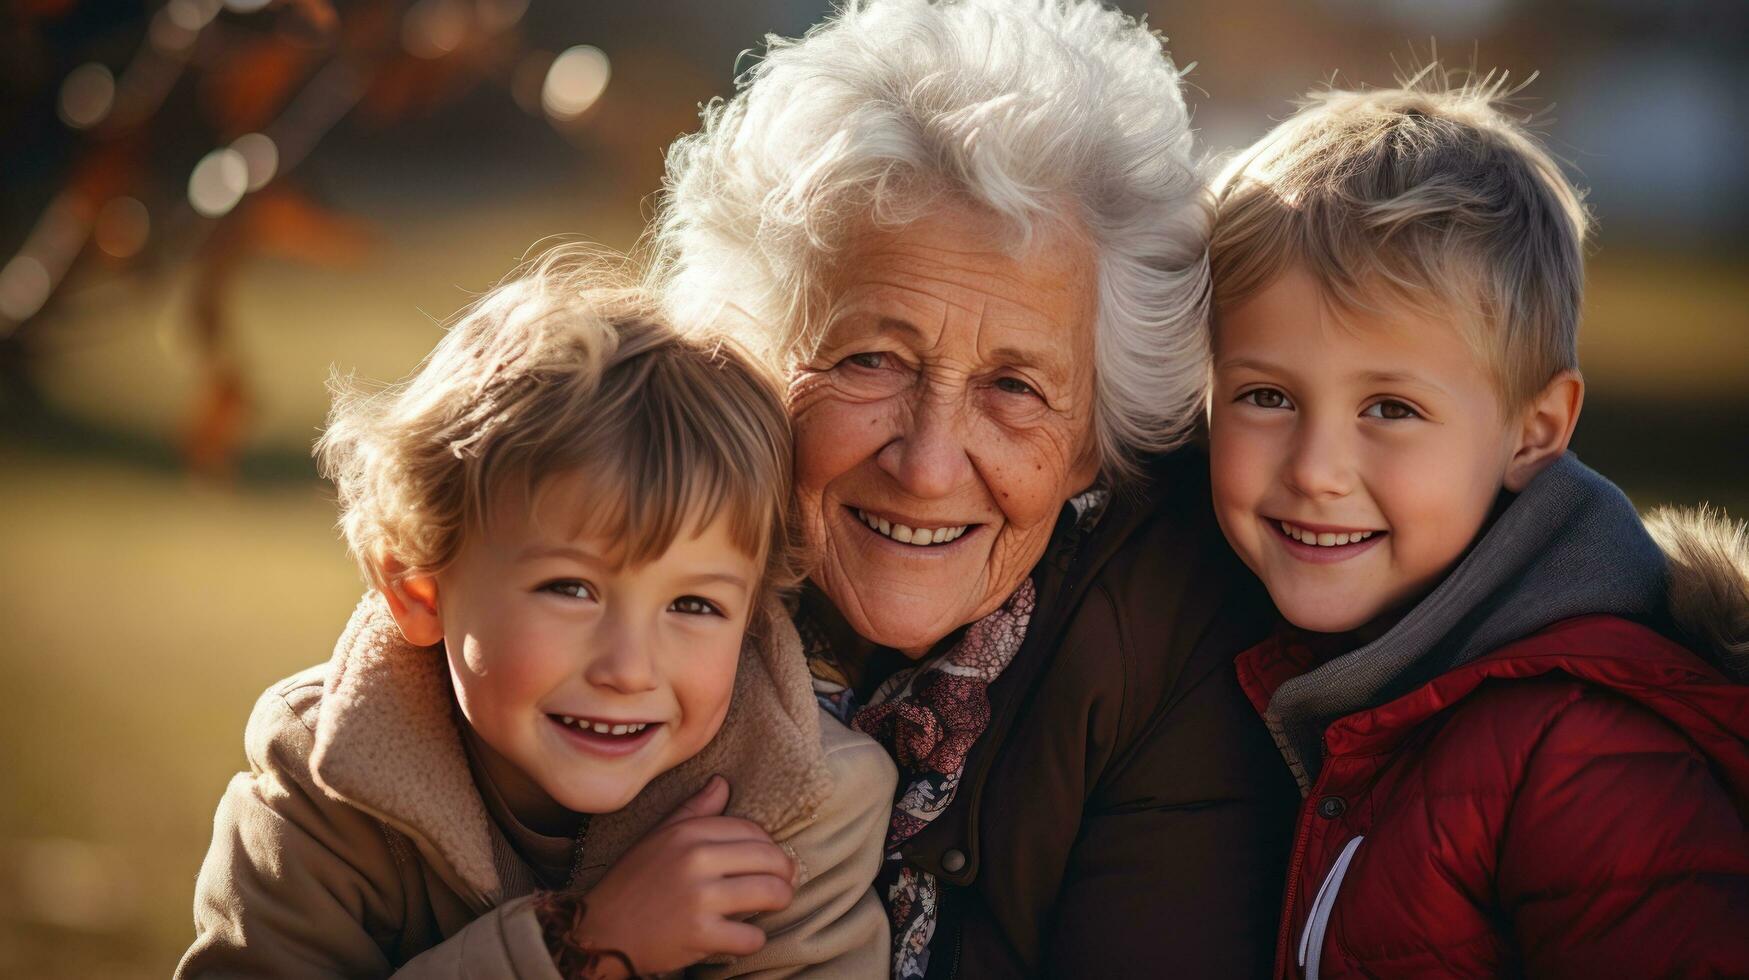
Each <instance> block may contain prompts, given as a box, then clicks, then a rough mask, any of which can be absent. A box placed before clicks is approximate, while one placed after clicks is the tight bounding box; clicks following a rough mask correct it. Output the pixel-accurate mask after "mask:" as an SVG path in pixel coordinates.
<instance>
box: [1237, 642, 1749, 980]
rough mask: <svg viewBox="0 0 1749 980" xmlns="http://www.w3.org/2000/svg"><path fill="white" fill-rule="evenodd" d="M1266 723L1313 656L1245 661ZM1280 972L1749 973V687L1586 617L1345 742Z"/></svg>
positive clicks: (1334, 759)
mask: <svg viewBox="0 0 1749 980" xmlns="http://www.w3.org/2000/svg"><path fill="white" fill-rule="evenodd" d="M1238 666H1239V676H1240V681H1241V683H1242V684H1243V686H1244V688H1245V691H1246V694H1247V695H1248V696H1249V697H1250V699H1251V701H1252V703H1253V704H1254V705H1255V706H1256V707H1257V709H1258V711H1259V712H1260V713H1261V712H1263V711H1264V709H1265V707H1266V706H1267V705H1268V703H1269V699H1270V696H1271V695H1272V694H1273V693H1274V691H1275V689H1276V688H1277V687H1278V686H1280V685H1281V684H1282V683H1283V682H1285V681H1286V680H1287V679H1289V678H1291V677H1294V676H1296V675H1298V674H1301V673H1304V672H1305V671H1306V670H1308V669H1309V668H1310V667H1311V666H1313V663H1312V658H1311V655H1310V653H1309V652H1308V651H1307V650H1305V649H1304V648H1301V647H1297V646H1294V645H1292V644H1291V643H1290V642H1289V641H1287V640H1285V639H1282V638H1277V639H1274V640H1270V641H1267V642H1265V643H1264V644H1263V645H1261V646H1258V647H1256V648H1253V649H1252V650H1250V651H1248V652H1246V653H1245V654H1244V655H1242V656H1241V657H1240V659H1239V664H1238ZM1324 745H1325V761H1324V764H1323V767H1322V769H1321V771H1320V773H1319V776H1318V779H1317V782H1316V784H1315V785H1314V786H1313V788H1312V790H1311V793H1310V794H1309V795H1308V796H1307V798H1306V800H1305V803H1304V806H1303V807H1302V809H1301V812H1300V817H1299V824H1298V832H1297V834H1296V842H1295V847H1294V852H1293V857H1292V863H1291V865H1290V869H1289V873H1288V880H1287V891H1286V894H1285V897H1284V911H1283V914H1282V926H1281V933H1280V936H1279V939H1278V943H1277V947H1276V967H1275V975H1276V976H1277V977H1281V978H1297V977H1302V976H1304V977H1308V978H1314V980H1315V978H1318V977H1320V976H1322V977H1326V978H1335V977H1352V976H1364V977H1432V976H1439V977H1454V976H1463V977H1476V976H1501V975H1518V976H1538V977H1544V976H1567V977H1670V976H1709V977H1749V687H1744V686H1742V685H1738V684H1732V683H1729V682H1728V681H1727V680H1726V679H1725V677H1724V676H1723V675H1721V674H1720V673H1719V672H1718V671H1716V670H1715V669H1714V668H1713V667H1712V666H1710V665H1708V664H1707V663H1705V662H1704V661H1702V660H1701V659H1700V658H1698V657H1696V656H1695V655H1694V654H1692V653H1690V652H1689V651H1688V650H1686V649H1684V648H1683V647H1681V646H1678V645H1677V644H1675V643H1673V642H1671V641H1670V640H1668V639H1666V638H1664V637H1663V636H1661V635H1659V634H1658V633H1656V632H1653V631H1652V630H1650V629H1647V628H1645V627H1642V626H1639V625H1636V624H1634V623H1631V622H1628V621H1626V620H1623V619H1618V618H1615V617H1611V616H1585V617H1581V618H1578V619H1571V620H1567V621H1565V622H1562V623H1558V624H1556V625H1554V626H1552V627H1549V628H1547V629H1545V630H1543V631H1541V632H1539V633H1536V634H1534V635H1531V636H1529V637H1526V638H1525V639H1522V640H1519V641H1517V642H1515V643H1512V644H1511V645H1509V646H1507V647H1505V648H1503V649H1500V650H1498V651H1496V652H1494V653H1493V654H1491V655H1488V656H1485V657H1482V658H1481V659H1478V660H1475V661H1473V662H1471V663H1468V664H1465V665H1464V666H1461V667H1459V668H1457V669H1455V670H1452V671H1450V672H1449V673H1446V674H1444V675H1442V676H1440V677H1438V678H1436V679H1435V680H1433V681H1432V682H1430V683H1428V684H1427V685H1425V686H1423V687H1421V688H1419V689H1417V690H1414V691H1412V692H1410V693H1409V694H1407V695H1405V696H1403V697H1400V698H1397V699H1396V700H1393V701H1391V702H1389V703H1387V704H1384V705H1382V706H1380V707H1377V708H1373V709H1370V710H1366V711H1361V712H1358V713H1356V714H1352V715H1349V716H1347V717H1345V718H1343V719H1341V720H1340V721H1337V722H1336V723H1334V724H1332V725H1331V726H1330V727H1329V728H1328V729H1327V730H1326V732H1325V737H1324Z"/></svg>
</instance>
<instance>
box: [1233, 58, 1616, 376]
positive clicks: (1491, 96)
mask: <svg viewBox="0 0 1749 980" xmlns="http://www.w3.org/2000/svg"><path fill="white" fill-rule="evenodd" d="M1517 90H1518V89H1516V88H1508V86H1507V85H1506V83H1505V76H1504V75H1500V76H1496V75H1494V74H1492V73H1490V74H1489V75H1487V76H1485V77H1482V78H1480V79H1475V80H1472V81H1469V82H1465V83H1456V84H1454V82H1453V81H1452V79H1451V76H1450V75H1449V74H1448V73H1447V72H1446V71H1445V70H1444V69H1442V68H1440V67H1439V66H1438V65H1437V64H1434V65H1429V66H1428V67H1426V68H1424V69H1422V70H1421V71H1420V72H1418V73H1417V74H1415V75H1414V76H1413V77H1410V78H1407V79H1402V80H1400V87H1398V88H1392V89H1380V90H1368V91H1342V90H1331V91H1324V92H1314V93H1312V94H1310V95H1308V96H1307V98H1306V101H1305V103H1304V104H1303V105H1302V106H1301V108H1300V110H1299V111H1298V112H1297V113H1295V114H1294V115H1293V116H1291V117H1290V118H1289V119H1288V120H1287V121H1286V122H1283V123H1282V124H1281V125H1279V126H1277V127H1276V128H1275V129H1274V130H1273V131H1271V132H1270V133H1269V134H1268V135H1267V136H1265V137H1263V139H1262V140H1260V141H1259V142H1258V143H1257V144H1256V145H1254V146H1253V147H1252V148H1251V149H1249V150H1248V151H1246V152H1244V153H1243V154H1241V155H1240V156H1239V157H1238V158H1236V159H1235V160H1234V161H1232V163H1230V164H1229V165H1228V167H1227V169H1226V171H1225V172H1224V173H1223V174H1222V176H1221V177H1220V179H1219V180H1218V182H1217V184H1216V217H1215V226H1214V233H1213V240H1212V242H1211V245H1210V264H1211V268H1212V273H1213V277H1214V297H1215V308H1216V321H1217V326H1216V329H1218V319H1219V311H1221V310H1230V309H1232V308H1233V307H1234V306H1235V305H1237V304H1238V303H1241V302H1243V301H1244V300H1245V299H1246V298H1247V297H1248V296H1250V295H1251V294H1252V293H1254V292H1255V291H1256V290H1258V289H1260V288H1262V287H1264V286H1267V285H1268V284H1269V283H1270V282H1271V281H1273V280H1274V278H1275V277H1276V276H1278V275H1279V274H1281V272H1282V271H1284V270H1285V269H1287V268H1289V267H1291V266H1295V265H1299V266H1301V267H1303V268H1304V269H1306V270H1307V271H1308V272H1309V273H1310V274H1311V275H1313V276H1314V277H1315V278H1316V279H1317V280H1318V281H1319V282H1320V283H1321V284H1322V286H1323V289H1324V292H1325V294H1326V297H1327V299H1329V300H1330V301H1331V302H1332V303H1333V304H1334V305H1335V306H1336V307H1338V308H1339V309H1346V310H1349V311H1357V310H1372V311H1377V310H1379V309H1381V307H1385V306H1390V305H1392V304H1408V306H1409V307H1410V308H1413V309H1417V310H1420V311H1422V312H1428V313H1432V314H1435V315H1437V316H1438V317H1440V318H1441V319H1448V320H1450V321H1452V322H1453V323H1454V324H1455V325H1456V326H1457V327H1458V328H1459V330H1460V331H1461V333H1462V334H1463V336H1464V337H1465V339H1466V340H1467V341H1468V342H1469V343H1470V345H1471V346H1472V347H1473V348H1474V349H1475V350H1476V352H1477V353H1478V355H1480V356H1482V357H1483V358H1484V359H1485V360H1486V361H1487V362H1488V364H1489V366H1490V367H1491V368H1492V369H1493V371H1494V374H1495V377H1496V380H1497V384H1498V388H1499V393H1500V396H1501V400H1502V403H1503V404H1504V405H1506V406H1508V407H1509V408H1513V407H1517V406H1519V405H1522V404H1524V403H1525V402H1526V401H1527V400H1529V399H1530V398H1531V397H1532V396H1533V395H1535V394H1536V393H1537V392H1538V391H1540V390H1542V388H1543V387H1544V386H1545V385H1547V384H1548V382H1549V381H1550V379H1552V378H1553V377H1554V376H1555V375H1556V374H1558V373H1560V372H1562V371H1566V370H1576V369H1577V368H1578V350H1577V343H1578V328H1579V308H1580V301H1581V297H1582V294H1583V291H1584V280H1585V269H1584V255H1583V249H1584V240H1585V233H1586V229H1587V226H1588V224H1589V220H1588V216H1587V214H1586V210H1585V206H1584V203H1583V195H1582V194H1581V193H1580V192H1579V191H1578V190H1577V189H1576V188H1574V186H1573V185H1572V184H1571V183H1570V182H1568V180H1567V178H1566V176H1565V175H1564V174H1562V172H1561V168H1560V167H1559V166H1558V165H1557V164H1556V163H1555V161H1554V160H1553V159H1552V158H1551V157H1550V156H1549V154H1548V152H1547V151H1546V150H1544V149H1543V147H1542V146H1541V145H1539V144H1538V143H1537V141H1536V140H1535V139H1534V138H1533V137H1532V136H1531V135H1530V134H1529V132H1527V130H1526V129H1525V127H1524V125H1523V123H1522V120H1518V119H1514V118H1513V117H1512V116H1510V115H1508V113H1507V105H1506V102H1507V100H1508V99H1510V98H1511V96H1512V95H1513V94H1515V92H1516V91H1517Z"/></svg>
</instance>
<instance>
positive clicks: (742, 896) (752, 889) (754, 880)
mask: <svg viewBox="0 0 1749 980" xmlns="http://www.w3.org/2000/svg"><path fill="white" fill-rule="evenodd" d="M795 897H796V890H795V888H794V887H792V886H791V885H790V883H789V878H787V877H784V878H779V877H777V876H776V875H769V874H756V875H739V876H737V877H734V878H723V879H721V880H719V881H717V882H715V883H713V884H712V885H711V886H710V890H709V893H708V898H707V901H709V902H710V903H711V905H712V906H713V907H715V908H716V909H718V910H719V911H720V912H721V913H722V914H723V915H724V916H727V917H730V918H743V917H745V916H749V915H754V914H756V913H759V912H777V911H781V910H783V909H786V908H789V903H790V902H791V901H792V900H793V899H794V898H795Z"/></svg>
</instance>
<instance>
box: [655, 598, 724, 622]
mask: <svg viewBox="0 0 1749 980" xmlns="http://www.w3.org/2000/svg"><path fill="white" fill-rule="evenodd" d="M668 608H669V610H670V611H672V612H677V613H686V614H687V615H690V616H724V613H723V610H722V609H721V608H720V607H719V606H718V605H717V604H716V603H714V602H712V601H710V600H709V599H705V598H701V597H699V596H695V595H683V596H681V597H680V598H678V599H676V600H674V601H673V602H670V603H669V604H668ZM724 618H727V617H726V616H725V617H724Z"/></svg>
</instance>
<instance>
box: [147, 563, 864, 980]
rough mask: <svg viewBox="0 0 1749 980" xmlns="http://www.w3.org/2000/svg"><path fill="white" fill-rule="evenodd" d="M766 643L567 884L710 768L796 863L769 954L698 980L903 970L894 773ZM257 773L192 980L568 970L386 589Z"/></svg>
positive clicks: (241, 805)
mask: <svg viewBox="0 0 1749 980" xmlns="http://www.w3.org/2000/svg"><path fill="white" fill-rule="evenodd" d="M769 618H770V619H771V621H772V622H774V623H775V624H776V625H775V626H774V627H773V628H772V629H771V631H770V632H771V633H772V634H773V635H772V636H771V637H770V638H769V639H768V640H766V641H765V642H755V641H753V640H749V642H748V643H747V644H746V647H745V648H744V650H743V652H742V656H741V663H740V666H739V668H738V671H737V673H736V677H735V689H734V694H733V698H732V700H731V702H730V708H729V713H728V716H727V718H726V719H725V720H724V722H723V727H722V730H721V731H720V732H718V734H717V737H716V738H715V739H714V740H713V741H712V742H711V743H710V744H709V745H708V746H706V747H705V749H704V751H703V752H701V753H700V754H699V755H698V756H696V757H694V758H693V759H691V760H688V761H687V762H686V763H683V764H682V765H680V766H678V767H676V768H675V769H673V770H670V771H669V772H667V773H664V774H663V775H662V776H660V777H658V778H657V779H655V780H653V781H652V782H651V783H650V784H649V786H647V787H646V788H645V789H644V791H643V793H641V794H640V795H639V796H638V797H637V798H636V799H634V800H633V801H632V803H631V804H630V805H628V806H627V807H626V808H625V809H623V810H620V811H618V812H616V813H611V814H600V815H597V816H595V817H593V818H592V819H591V821H590V826H589V830H588V833H587V835H586V837H585V842H584V849H583V852H582V854H581V855H580V856H579V861H578V871H577V873H576V874H575V875H574V876H573V879H572V882H571V884H572V886H574V887H578V888H584V889H587V888H588V887H589V886H590V885H591V884H593V883H594V882H595V881H597V880H599V878H600V877H601V875H602V873H603V872H605V871H606V870H607V868H608V867H609V866H611V865H612V863H613V862H614V861H615V860H616V859H617V858H618V857H619V856H620V855H621V854H623V853H624V852H625V850H626V849H627V848H628V847H630V846H631V845H632V844H633V843H635V842H636V841H637V840H638V839H640V838H641V837H642V836H643V835H644V833H646V832H647V831H648V830H649V829H650V828H651V827H653V826H654V825H655V824H656V823H657V822H658V821H660V820H661V818H662V817H663V816H665V815H666V814H667V813H668V812H669V811H670V810H672V809H673V807H674V806H676V805H677V804H678V803H680V802H681V801H682V800H684V799H685V798H687V797H688V796H690V795H691V794H692V793H693V792H695V791H697V790H698V789H699V788H700V787H702V786H703V784H704V781H705V780H706V779H707V778H709V776H710V775H711V774H712V773H719V772H720V773H722V774H723V775H725V776H727V777H728V779H729V784H730V786H731V791H732V794H733V795H732V798H731V801H730V804H729V810H728V812H729V813H730V814H732V815H735V816H741V817H745V818H747V819H749V820H752V821H754V822H755V823H757V824H759V825H760V826H761V827H763V828H765V830H766V831H767V832H769V833H770V834H771V835H772V838H773V839H774V840H776V841H777V842H778V843H779V844H781V845H782V846H783V847H784V848H785V849H786V850H788V851H789V852H790V853H791V854H792V856H794V857H795V858H796V860H797V863H798V865H799V869H800V880H801V883H800V885H799V887H798V888H797V890H796V894H795V899H794V901H792V902H791V903H790V906H789V907H788V908H787V909H785V910H783V911H782V912H776V913H769V914H762V915H759V916H757V917H755V918H754V919H752V920H751V921H752V922H754V923H755V924H757V925H759V926H760V927H761V928H763V929H765V931H766V933H767V936H768V941H767V943H766V945H765V948H764V949H762V950H761V951H760V952H758V953H756V954H754V955H752V956H748V957H745V958H742V959H740V960H734V961H729V962H726V963H723V964H716V965H706V966H699V967H695V968H693V969H692V970H690V971H688V973H689V974H690V975H696V976H701V977H742V976H756V977H782V976H795V975H801V974H806V975H811V976H832V977H878V976H883V975H884V974H885V973H886V968H887V967H886V964H887V958H888V955H889V953H888V938H887V937H888V933H887V919H886V915H885V913H884V912H883V911H882V909H881V905H880V902H879V901H878V900H877V898H876V897H875V895H874V893H873V891H872V889H871V887H870V885H871V882H872V881H873V879H874V875H875V872H876V871H877V870H878V868H879V866H880V860H881V843H882V839H883V837H884V836H885V833H886V823H887V813H888V809H889V807H890V806H891V803H892V798H893V788H894V784H895V782H896V781H897V774H896V773H895V771H894V769H893V765H892V762H891V760H890V759H888V757H887V754H886V752H885V751H884V750H883V749H882V748H881V747H880V746H879V745H877V744H876V743H875V742H873V741H872V740H870V739H869V738H867V737H866V736H864V735H861V734H858V733H856V732H852V731H850V730H849V729H847V728H845V727H844V726H843V725H840V724H839V723H838V722H837V721H835V720H833V719H832V718H831V717H830V716H829V715H826V714H824V713H823V712H822V711H821V709H820V708H819V706H818V704H817V703H816V702H815V700H814V695H813V691H812V686H811V682H810V680H809V677H808V672H807V667H806V664H805V663H804V661H803V657H802V653H801V645H800V641H799V640H798V639H797V637H796V634H795V630H794V628H793V627H792V626H791V625H790V623H789V618H788V617H787V616H786V615H783V614H782V613H781V611H778V612H776V613H775V614H774V615H772V616H771V617H769ZM244 743H245V749H246V751H247V754H248V759H249V766H250V771H249V772H246V773H240V774H238V775H237V776H236V777H234V778H233V779H232V780H231V783H230V786H229V787H228V788H227V789H226V791H225V795H224V798H223V799H222V800H221V801H220V802H219V808H218V814H217V816H216V818H215V820H214V827H213V842H212V846H211V848H210V849H209V850H208V852H207V856H206V861H205V863H204V864H203V865H202V866H201V871H200V877H199V879H198V880H197V882H196V884H195V896H194V921H195V941H194V944H193V945H192V946H191V947H189V950H188V952H187V953H186V954H185V955H184V956H183V958H182V962H181V964H180V965H179V966H178V967H177V971H176V975H177V976H178V977H197V976H201V977H212V976H346V977H386V976H390V975H394V976H397V977H408V978H414V977H525V978H543V980H547V978H553V980H556V978H557V977H558V972H557V970H555V969H554V967H553V964H552V960H551V959H550V958H549V955H548V953H547V948H546V944H545V941H544V940H543V938H542V936H541V931H540V926H539V924H538V923H537V922H536V920H535V916H534V912H533V909H532V907H531V904H530V896H531V894H532V893H533V892H534V890H535V888H536V881H535V876H534V872H533V871H532V869H530V868H529V867H528V866H527V865H526V864H525V863H524V862H523V861H522V859H521V858H520V857H519V856H518V855H517V854H516V852H515V851H514V850H513V849H512V848H511V846H510V844H509V842H508V840H507V839H506V838H505V836H504V834H503V833H502V831H501V830H500V829H499V828H498V826H497V825H496V824H495V823H494V822H493V821H492V820H491V818H490V817H489V816H488V815H487V811H486V806H485V803H484V801H483V800H482V799H481V797H480V793H479V790H478V788H477V787H476V786H475V783H474V780H473V776H472V774H471V772H470V770H469V768H468V763H467V757H466V754H465V749H464V748H463V745H462V737H461V732H460V731H459V730H458V728H457V727H456V721H455V713H454V710H453V695H452V693H451V689H450V683H449V676H448V669H447V665H446V663H445V661H444V657H443V654H442V651H441V649H439V648H425V649H420V648H416V647H413V646H411V645H409V644H408V643H407V642H406V641H405V640H404V639H403V638H402V637H401V634H400V630H399V629H397V628H396V626H395V624H394V620H393V619H392V617H390V615H389V612H388V609H387V607H386V606H385V605H384V603H383V602H382V599H381V598H380V597H379V596H376V595H375V594H374V593H373V594H372V595H368V596H366V597H365V599H364V600H363V601H362V602H361V603H360V604H359V607H358V609H357V611H356V612H355V613H354V614H353V617H352V620H351V622H350V623H349V624H348V625H347V628H346V631H345V633H344V634H342V635H341V637H340V640H339V642H338V643H337V644H336V645H335V650H334V656H333V659H331V660H330V661H329V662H328V663H327V664H326V665H323V666H318V667H312V668H310V669H309V670H305V671H303V672H302V673H299V674H296V675H293V676H292V677H289V678H287V679H285V680H283V681H280V682H279V683H277V684H275V685H273V686H272V687H270V688H268V690H267V692H266V693H265V694H263V695H262V696H261V699H260V700H259V701H258V702H257V703H256V705H255V710H254V713H253V714H252V715H251V716H250V718H249V724H248V727H247V729H246V730H245V733H244Z"/></svg>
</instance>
